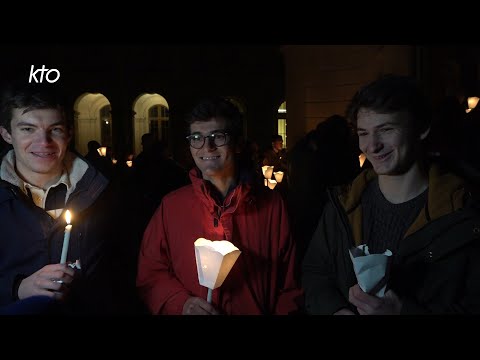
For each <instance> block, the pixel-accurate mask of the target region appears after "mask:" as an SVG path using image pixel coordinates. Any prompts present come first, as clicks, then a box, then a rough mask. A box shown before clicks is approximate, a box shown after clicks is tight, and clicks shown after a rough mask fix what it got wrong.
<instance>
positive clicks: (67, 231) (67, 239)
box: [60, 210, 72, 264]
mask: <svg viewBox="0 0 480 360" xmlns="http://www.w3.org/2000/svg"><path fill="white" fill-rule="evenodd" d="M71 218H72V215H71V214H70V210H67V211H66V212H65V221H66V222H67V226H65V234H64V236H63V247H62V256H61V258H60V264H65V263H66V262H67V253H68V244H69V242H70V232H71V231H72V225H71V224H70V221H71Z"/></svg>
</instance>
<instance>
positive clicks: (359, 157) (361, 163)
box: [358, 153, 367, 167]
mask: <svg viewBox="0 0 480 360" xmlns="http://www.w3.org/2000/svg"><path fill="white" fill-rule="evenodd" d="M366 159H367V156H366V155H365V154H364V153H361V154H360V155H358V161H359V162H360V167H362V166H363V164H364V163H365V160H366Z"/></svg>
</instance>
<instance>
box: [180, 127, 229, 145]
mask: <svg viewBox="0 0 480 360" xmlns="http://www.w3.org/2000/svg"><path fill="white" fill-rule="evenodd" d="M218 135H224V136H225V142H224V143H223V144H217V142H216V139H218V138H217V136H218ZM195 137H200V138H202V139H203V142H202V145H201V146H199V147H197V146H193V144H192V141H193V139H194V138H195ZM207 138H208V139H209V141H210V144H211V143H212V142H213V144H214V145H215V146H216V147H221V146H225V145H228V143H229V142H230V134H229V133H228V132H226V131H214V132H212V133H211V134H210V135H202V134H191V135H188V136H186V137H185V139H186V140H187V141H188V144H189V145H190V146H191V147H192V148H194V149H197V150H199V149H201V148H203V147H204V146H205V140H206V139H207Z"/></svg>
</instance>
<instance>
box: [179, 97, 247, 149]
mask: <svg viewBox="0 0 480 360" xmlns="http://www.w3.org/2000/svg"><path fill="white" fill-rule="evenodd" d="M212 118H215V119H223V120H224V121H225V127H226V130H227V131H228V133H229V134H230V135H231V136H232V139H234V140H235V141H237V140H238V138H239V137H241V135H242V132H243V119H242V114H241V113H240V110H239V109H238V108H237V106H236V105H235V104H233V103H232V102H231V101H230V100H228V99H226V98H223V97H218V96H215V97H211V98H208V99H204V100H202V101H201V102H199V103H198V104H197V105H196V106H195V107H194V109H193V110H192V112H191V113H190V114H189V116H188V117H187V124H188V125H189V126H190V125H191V124H192V123H194V122H197V121H209V120H211V119H212Z"/></svg>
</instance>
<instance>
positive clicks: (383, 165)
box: [303, 75, 480, 315]
mask: <svg viewBox="0 0 480 360" xmlns="http://www.w3.org/2000/svg"><path fill="white" fill-rule="evenodd" d="M348 114H349V117H350V119H351V120H352V121H353V123H354V124H355V125H356V128H357V133H358V136H359V146H360V149H361V150H362V152H363V153H365V154H366V156H367V159H368V160H369V161H370V162H371V164H372V169H367V170H365V171H363V172H362V173H361V174H360V175H359V176H358V177H357V178H356V179H355V180H354V181H353V182H352V183H351V184H350V185H349V186H345V187H343V188H340V189H338V188H337V189H335V190H332V191H330V201H329V203H328V204H327V206H326V207H325V210H324V213H323V215H322V217H321V219H320V222H319V224H318V227H317V230H316V232H315V234H314V236H313V238H312V241H311V243H310V246H309V249H308V250H307V254H306V256H305V258H304V262H303V286H304V289H305V293H306V310H307V312H308V313H310V314H361V315H373V314H427V313H434V314H441V313H479V312H480V262H479V261H478V259H479V258H480V230H479V228H480V215H479V212H478V208H476V205H475V204H478V202H475V200H474V199H473V198H472V195H471V194H472V191H470V188H469V186H470V185H469V184H468V183H467V182H466V181H465V180H464V179H463V178H462V177H460V176H458V175H456V174H454V173H452V172H451V171H449V170H448V169H446V168H445V167H444V166H442V164H441V163H440V162H438V161H434V162H432V161H429V160H428V159H427V158H426V157H425V156H424V155H423V154H424V152H423V149H422V144H423V140H424V139H425V138H426V137H427V135H428V133H429V130H430V111H429V106H428V101H427V99H426V98H425V97H424V95H423V94H422V92H421V90H420V89H419V86H418V84H417V83H416V82H415V80H413V79H411V78H408V77H403V76H393V75H392V76H386V77H384V78H382V79H379V80H377V81H374V82H373V83H371V84H368V85H366V86H365V87H363V88H362V89H360V90H359V91H358V92H357V93H356V94H355V96H354V97H353V99H352V101H351V104H350V106H349V109H348ZM331 170H332V171H334V169H331ZM360 244H365V245H368V247H369V250H370V253H383V252H384V251H385V250H387V249H388V250H390V251H391V252H392V253H393V255H392V260H391V264H390V270H389V276H388V278H387V288H386V292H385V296H383V297H377V296H375V295H373V294H369V293H366V292H364V291H363V290H362V289H361V288H360V286H359V285H358V284H357V279H356V276H355V273H354V270H353V266H352V260H351V259H350V255H349V249H350V248H352V247H355V246H358V245H360ZM387 275H388V272H387Z"/></svg>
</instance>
